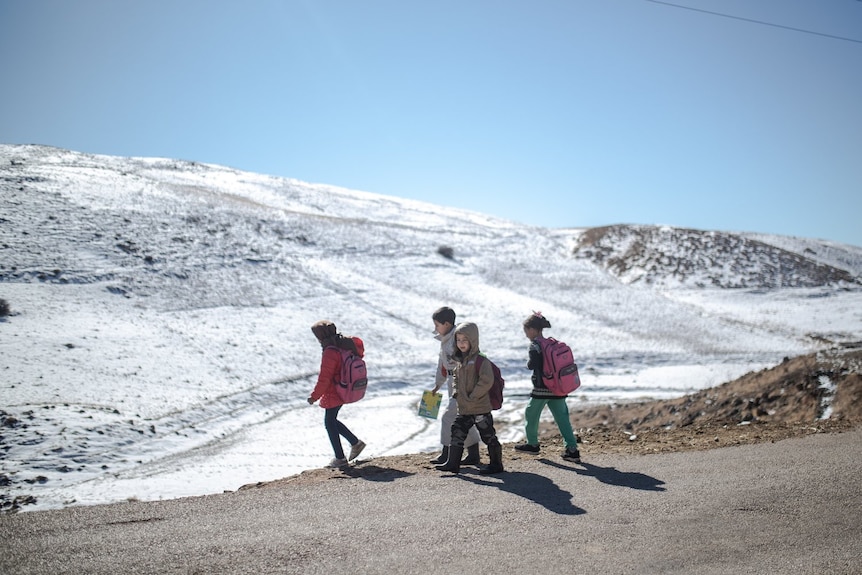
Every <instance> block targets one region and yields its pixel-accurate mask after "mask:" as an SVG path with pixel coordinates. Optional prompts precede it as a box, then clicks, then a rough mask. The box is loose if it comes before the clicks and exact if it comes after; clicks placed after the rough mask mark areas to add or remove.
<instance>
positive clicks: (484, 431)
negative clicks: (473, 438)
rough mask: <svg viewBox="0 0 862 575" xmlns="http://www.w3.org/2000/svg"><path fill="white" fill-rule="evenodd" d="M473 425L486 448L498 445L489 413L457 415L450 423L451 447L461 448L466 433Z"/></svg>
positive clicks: (492, 419)
mask: <svg viewBox="0 0 862 575" xmlns="http://www.w3.org/2000/svg"><path fill="white" fill-rule="evenodd" d="M474 425H475V426H476V429H477V430H478V431H479V437H481V438H482V441H483V442H485V445H487V446H488V447H491V446H494V445H500V441H499V440H498V439H497V432H496V431H495V430H494V418H493V417H492V416H491V413H490V412H488V413H482V414H479V415H458V417H456V418H455V422H454V423H452V445H453V446H456V447H461V448H463V447H464V441H465V440H466V439H467V433H468V432H469V431H470V428H471V427H473V426H474Z"/></svg>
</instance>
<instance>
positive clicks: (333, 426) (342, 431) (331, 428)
mask: <svg viewBox="0 0 862 575" xmlns="http://www.w3.org/2000/svg"><path fill="white" fill-rule="evenodd" d="M340 409H341V406H340V405H339V406H338V407H329V408H327V409H326V415H325V416H324V417H323V425H324V426H325V427H326V433H328V434H329V442H330V443H331V444H332V451H334V452H335V457H336V459H344V449H342V447H341V436H343V437H344V439H346V440H347V441H348V442H349V443H350V445H356V443H357V442H358V441H359V439H357V438H356V436H355V435H353V433H352V432H351V431H350V430H349V429H347V426H346V425H344V424H343V423H341V422H340V421H338V410H340Z"/></svg>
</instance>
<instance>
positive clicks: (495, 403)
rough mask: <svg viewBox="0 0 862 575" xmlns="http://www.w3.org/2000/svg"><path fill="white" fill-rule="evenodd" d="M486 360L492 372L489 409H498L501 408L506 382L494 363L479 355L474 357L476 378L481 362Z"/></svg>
mask: <svg viewBox="0 0 862 575" xmlns="http://www.w3.org/2000/svg"><path fill="white" fill-rule="evenodd" d="M486 359H487V360H488V363H490V364H491V370H492V371H493V372H494V383H493V384H492V385H491V389H490V390H489V391H488V398H489V399H490V400H491V409H500V408H501V407H502V406H503V387H504V386H505V385H506V380H505V379H503V376H502V375H500V368H499V367H497V364H496V363H494V362H493V361H491V360H490V359H488V358H487V357H485V356H484V355H483V354H481V353H480V354H479V355H477V356H476V377H479V370H480V369H481V368H482V361H484V360H486Z"/></svg>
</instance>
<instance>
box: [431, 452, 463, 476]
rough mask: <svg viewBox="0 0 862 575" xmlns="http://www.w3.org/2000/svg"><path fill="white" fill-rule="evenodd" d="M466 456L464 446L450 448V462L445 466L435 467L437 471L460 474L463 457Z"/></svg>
mask: <svg viewBox="0 0 862 575" xmlns="http://www.w3.org/2000/svg"><path fill="white" fill-rule="evenodd" d="M463 454H464V446H461V447H457V446H449V461H447V462H446V464H445V465H437V466H436V467H434V469H436V470H437V471H448V472H449V473H458V472H459V471H461V455H463Z"/></svg>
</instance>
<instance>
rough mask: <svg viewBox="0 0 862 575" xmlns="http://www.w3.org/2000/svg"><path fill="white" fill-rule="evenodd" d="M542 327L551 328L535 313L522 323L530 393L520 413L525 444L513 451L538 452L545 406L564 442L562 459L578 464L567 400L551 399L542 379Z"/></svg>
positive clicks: (576, 442) (575, 440)
mask: <svg viewBox="0 0 862 575" xmlns="http://www.w3.org/2000/svg"><path fill="white" fill-rule="evenodd" d="M546 327H551V322H549V321H548V320H547V319H546V318H545V317H544V316H543V315H542V314H541V313H539V312H535V313H533V315H531V316H530V317H528V318H527V319H526V320H524V335H526V336H527V339H529V340H530V351H529V354H530V359H529V361H528V362H527V369H531V370H533V377H532V381H533V391H532V392H531V393H530V404H529V405H528V406H527V409H526V411H525V413H524V415H525V416H526V419H527V425H526V430H525V431H526V434H527V442H526V443H524V444H522V445H516V446H515V449H517V450H518V451H527V452H530V453H538V452H539V450H540V448H539V417H540V416H541V415H542V410H543V409H545V406H546V405H547V406H548V409H550V410H551V415H553V416H554V421H555V422H556V423H557V427H558V428H559V429H560V435H562V436H563V440H564V441H565V442H566V450H565V451H564V452H563V459H566V460H568V461H574V462H575V463H580V462H581V454H580V452H579V451H578V440H577V438H575V433H574V431H573V430H572V422H571V421H570V420H569V406H568V405H566V397H567V396H562V397H561V396H558V395H554V394H553V393H552V392H551V391H550V390H549V389H548V388H547V387H545V384H544V381H543V379H542V359H543V358H542V339H543V338H542V330H543V329H545V328H546Z"/></svg>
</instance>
